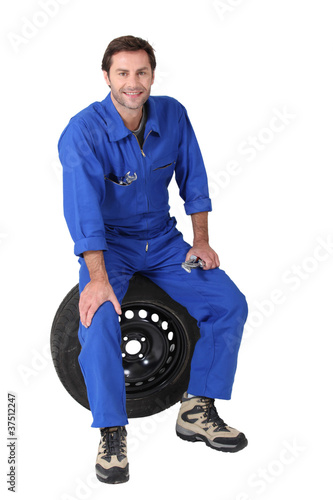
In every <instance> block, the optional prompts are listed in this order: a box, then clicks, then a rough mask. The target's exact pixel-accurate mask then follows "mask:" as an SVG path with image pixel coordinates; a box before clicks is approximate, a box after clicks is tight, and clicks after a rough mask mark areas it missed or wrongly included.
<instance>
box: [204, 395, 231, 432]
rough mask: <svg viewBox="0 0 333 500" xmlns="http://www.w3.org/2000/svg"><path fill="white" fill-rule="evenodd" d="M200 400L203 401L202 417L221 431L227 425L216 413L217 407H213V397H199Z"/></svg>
mask: <svg viewBox="0 0 333 500" xmlns="http://www.w3.org/2000/svg"><path fill="white" fill-rule="evenodd" d="M200 401H201V402H202V403H203V405H202V408H203V410H204V417H206V420H205V421H204V422H205V423H212V424H213V426H214V427H217V430H219V431H222V430H224V429H225V428H226V427H227V424H226V423H225V422H224V420H222V418H221V417H220V416H219V415H218V413H217V409H216V407H215V404H214V402H215V399H212V398H201V399H200Z"/></svg>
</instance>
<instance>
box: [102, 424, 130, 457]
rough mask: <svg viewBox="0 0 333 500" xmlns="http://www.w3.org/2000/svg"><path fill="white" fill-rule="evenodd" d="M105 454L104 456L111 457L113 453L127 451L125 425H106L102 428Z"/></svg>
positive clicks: (119, 453)
mask: <svg viewBox="0 0 333 500" xmlns="http://www.w3.org/2000/svg"><path fill="white" fill-rule="evenodd" d="M101 434H102V440H103V448H104V455H103V458H105V459H111V456H112V455H117V456H119V455H122V454H124V453H125V445H126V439H125V437H126V434H127V433H126V430H125V428H124V427H117V428H114V427H104V428H102V429H101Z"/></svg>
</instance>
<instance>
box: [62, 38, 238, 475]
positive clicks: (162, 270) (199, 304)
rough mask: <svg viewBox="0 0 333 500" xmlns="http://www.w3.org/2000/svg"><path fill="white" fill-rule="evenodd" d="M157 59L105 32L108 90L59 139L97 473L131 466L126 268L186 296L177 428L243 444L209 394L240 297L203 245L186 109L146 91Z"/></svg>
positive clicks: (233, 348) (201, 198)
mask: <svg viewBox="0 0 333 500" xmlns="http://www.w3.org/2000/svg"><path fill="white" fill-rule="evenodd" d="M155 67H156V61H155V55H154V49H153V48H152V47H151V45H150V44H149V43H148V42H147V41H145V40H143V39H141V38H138V37H133V36H124V37H120V38H116V39H115V40H113V41H112V42H111V43H110V44H109V45H108V47H107V49H106V51H105V54H104V57H103V61H102V70H103V75H104V79H105V81H106V83H107V85H108V86H109V87H110V89H111V91H110V92H109V93H108V95H107V96H106V98H105V99H104V100H102V101H101V102H95V103H93V104H91V105H90V106H88V107H87V108H85V109H84V110H82V111H81V112H79V113H78V114H77V115H75V116H74V117H73V118H72V119H71V120H70V122H69V124H68V125H67V127H66V128H65V130H64V131H63V133H62V135H61V137H60V140H59V157H60V160H61V163H62V165H63V183H64V213H65V218H66V221H67V224H68V227H69V230H70V233H71V236H72V238H73V240H74V253H75V255H77V256H78V257H79V262H80V279H79V287H80V302H79V310H80V326H79V333H78V335H79V340H80V343H81V347H82V348H81V352H80V356H79V363H80V367H81V370H82V373H83V376H84V380H85V384H86V387H87V394H88V399H89V405H90V409H91V412H92V416H93V422H92V427H98V428H100V432H101V439H100V443H99V450H98V455H97V460H96V475H97V478H98V479H99V480H100V481H103V482H107V483H120V482H125V481H127V480H128V478H129V469H128V460H127V449H126V435H127V431H126V425H127V424H128V419H127V414H126V392H125V380H124V371H123V367H122V353H121V330H120V325H119V319H118V317H119V315H121V302H122V299H123V297H124V295H125V293H126V291H127V288H128V284H129V280H130V279H131V277H132V276H133V274H134V273H135V272H140V273H141V274H142V275H144V276H146V277H148V278H149V279H151V280H152V281H153V282H155V283H156V284H157V285H158V286H159V287H161V288H162V289H164V290H165V291H166V292H167V293H168V294H169V295H170V296H171V297H172V298H173V299H174V300H176V301H177V302H179V303H180V304H182V305H183V306H185V307H186V308H187V310H188V311H189V313H190V314H191V315H192V316H193V317H194V318H195V319H196V320H197V322H198V326H199V328H200V338H199V340H198V342H197V344H196V347H195V351H194V354H193V357H192V362H191V372H190V382H189V386H188V391H187V392H186V393H185V394H184V395H183V397H182V401H181V406H180V410H179V414H178V418H177V423H176V433H177V435H178V436H179V437H180V438H182V439H184V440H187V441H192V442H194V441H198V442H200V441H201V442H202V441H203V442H205V443H206V445H207V446H209V447H211V448H213V449H215V450H218V451H226V452H235V451H238V450H241V449H242V448H244V447H245V446H246V445H247V439H246V437H245V436H244V434H243V433H241V432H239V431H237V430H236V429H234V428H232V427H230V426H228V425H227V424H226V423H225V422H224V421H223V420H222V418H221V417H219V415H218V413H217V410H216V407H215V404H214V401H215V399H230V397H231V391H232V386H233V381H234V376H235V371H236V365H237V356H238V350H239V346H240V342H241V337H242V332H243V327H244V323H245V321H246V317H247V303H246V299H245V296H244V295H243V294H242V293H241V292H240V291H239V289H238V288H237V286H236V285H235V284H234V283H233V281H231V279H230V278H229V277H228V276H227V275H226V273H225V272H224V271H223V270H221V269H219V266H220V261H219V258H218V255H217V254H216V252H215V251H214V250H213V249H212V248H211V247H210V245H209V239H208V212H209V211H211V210H212V207H211V200H210V198H209V193H208V185H207V175H206V171H205V166H204V163H203V159H202V156H201V153H200V149H199V146H198V143H197V140H196V137H195V134H194V131H193V129H192V126H191V123H190V121H189V118H188V115H187V112H186V109H185V108H184V107H183V106H182V105H181V104H180V103H179V102H178V101H177V100H175V99H173V98H170V97H165V96H163V97H162V96H151V95H150V92H151V86H152V85H153V83H154V76H155ZM173 175H175V179H176V182H177V184H178V186H179V194H180V196H181V198H182V199H183V200H184V208H185V212H186V214H188V215H190V216H191V220H192V226H193V244H192V245H190V244H189V243H186V242H185V241H184V240H183V237H182V234H181V233H180V232H179V230H178V229H177V227H176V219H175V218H174V217H171V216H170V214H169V209H170V206H169V204H168V201H169V197H168V185H169V183H170V181H171V178H172V177H173ZM192 255H195V256H196V257H198V258H200V259H201V260H202V261H203V267H202V268H197V269H194V270H192V272H191V273H186V272H185V271H184V269H183V268H182V266H181V264H182V262H184V261H185V260H188V259H189V258H190V257H191V256H192Z"/></svg>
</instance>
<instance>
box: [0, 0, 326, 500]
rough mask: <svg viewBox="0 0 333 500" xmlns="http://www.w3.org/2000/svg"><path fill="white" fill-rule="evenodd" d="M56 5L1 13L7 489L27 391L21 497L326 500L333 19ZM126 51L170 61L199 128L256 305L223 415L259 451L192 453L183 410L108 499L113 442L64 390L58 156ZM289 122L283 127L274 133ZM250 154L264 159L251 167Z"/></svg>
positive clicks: (266, 4) (134, 428) (301, 4)
mask: <svg viewBox="0 0 333 500" xmlns="http://www.w3.org/2000/svg"><path fill="white" fill-rule="evenodd" d="M44 3H45V4H46V3H47V2H46V1H45V2H44ZM51 3H53V10H52V11H51V10H50V9H51V6H50V4H51ZM42 4H43V1H42V0H41V1H37V0H36V1H35V0H29V1H27V0H25V1H23V0H20V1H15V2H10V1H9V0H7V1H4V2H2V3H1V19H2V39H1V40H2V52H1V61H2V64H1V66H2V78H1V83H2V91H1V118H2V120H1V122H2V125H1V126H2V132H1V138H2V147H1V157H2V158H1V221H0V259H1V338H2V346H3V347H4V348H3V349H1V369H2V376H1V387H2V390H1V420H0V430H1V436H2V437H1V488H2V491H4V492H5V493H7V494H8V495H9V494H10V493H9V492H7V491H6V488H7V485H6V473H7V472H8V464H7V456H8V452H7V448H6V444H7V411H6V399H7V391H14V392H15V393H16V394H17V400H18V414H17V418H18V427H17V435H18V443H17V458H18V463H17V475H18V478H17V493H16V498H20V499H27V498H34V499H36V500H40V499H44V498H48V499H50V500H68V499H70V500H73V498H76V499H83V498H87V499H89V498H93V499H95V498H96V499H102V498H121V499H122V500H127V499H132V498H138V499H141V498H145V499H149V500H150V499H155V498H159V499H166V498H171V497H172V496H174V497H175V496H180V495H182V496H184V497H186V498H191V499H195V500H196V499H201V498H211V497H212V496H213V497H214V498H215V499H217V500H249V499H251V500H253V499H257V498H258V499H259V498H265V499H269V500H273V499H279V500H280V499H281V498H286V499H289V498H295V497H297V498H318V497H321V498H323V497H324V498H327V494H329V493H328V492H329V491H331V490H332V482H331V446H332V437H331V436H332V411H331V409H330V408H329V401H330V399H331V394H332V387H331V381H332V371H331V357H332V354H331V349H330V347H331V345H332V343H331V335H332V324H331V309H332V271H333V249H332V248H331V246H330V245H331V244H330V243H329V242H330V241H331V243H332V238H333V229H332V222H331V221H332V174H331V171H332V145H331V137H332V116H333V109H332V88H333V81H332V72H331V66H332V64H331V61H332V38H333V37H332V9H331V5H330V2H329V1H328V0H327V1H324V0H322V1H317V2H313V1H304V0H298V1H297V0H294V1H290V0H275V1H274V0H243V1H242V0H225V1H220V2H219V3H217V2H214V1H213V0H207V1H199V0H169V1H168V2H156V1H153V0H141V1H136V0H127V1H126V2H113V1H106V0H94V1H90V2H89V1H87V0H81V1H79V0H67V1H65V0H62V2H61V5H60V2H57V1H55V0H54V1H53V2H49V4H48V5H49V10H48V11H49V14H45V6H44V8H43V7H42ZM41 12H42V14H41ZM29 23H33V25H32V27H31V24H29ZM125 34H133V35H136V36H141V37H143V38H147V39H148V40H149V42H150V43H151V44H152V45H153V46H154V48H155V49H156V57H157V73H156V78H157V80H156V83H155V85H154V87H153V94H157V95H158V94H162V95H165V94H166V95H171V96H173V97H175V98H177V99H179V100H180V101H181V102H182V103H183V104H184V105H185V106H186V108H187V110H188V113H189V116H190V118H191V121H192V124H193V126H194V129H195V131H196V134H197V137H198V140H199V143H200V145H201V149H202V153H203V155H204V158H205V161H206V166H207V172H208V177H209V183H210V189H211V197H212V200H213V212H212V213H211V214H210V216H209V221H210V241H211V245H212V246H213V248H214V249H215V250H216V251H217V252H218V254H219V256H220V260H221V267H222V268H223V269H225V271H226V272H227V274H229V276H230V277H231V278H232V279H233V281H235V283H236V284H237V285H238V287H239V288H240V289H241V290H242V291H243V292H244V294H245V295H246V297H247V300H248V303H249V308H250V312H249V320H248V325H247V329H246V331H245V333H244V340H243V343H242V347H241V350H240V355H239V365H238V371H237V374H236V381H235V385H234V392H233V398H232V399H231V401H228V402H226V401H217V408H218V410H219V413H220V415H221V416H222V417H223V418H224V419H225V420H226V422H228V423H229V424H230V425H232V426H234V427H237V428H239V429H241V430H242V431H244V432H245V433H246V435H247V437H248V440H249V445H248V447H247V448H246V449H245V450H243V451H242V452H240V453H238V454H235V455H230V454H223V453H217V452H215V451H213V450H211V449H209V448H207V447H205V446H204V445H203V444H200V443H197V444H195V445H194V444H191V443H186V442H183V441H181V440H180V439H178V438H177V437H176V435H175V432H174V427H175V419H176V416H177V412H178V405H176V406H174V407H172V408H171V409H170V410H169V411H166V412H164V414H160V415H159V416H155V417H147V418H146V419H136V420H131V422H130V425H129V428H128V430H129V450H128V453H129V461H130V474H131V478H130V481H129V482H128V483H126V484H123V485H117V486H112V485H111V486H110V485H104V484H102V483H97V480H95V479H94V463H95V456H96V453H97V445H98V440H99V432H98V430H97V429H91V428H90V424H91V415H90V412H88V411H87V410H85V409H84V408H83V407H81V406H80V405H79V404H78V403H76V402H75V401H74V399H72V398H71V397H70V396H69V395H68V394H67V392H66V391H65V389H64V388H63V387H62V385H61V384H60V381H59V379H58V378H57V375H56V372H55V370H54V367H53V364H52V361H51V360H50V355H49V335H50V328H51V324H52V320H53V317H54V314H55V312H56V310H57V308H58V305H59V304H60V302H61V300H62V298H63V297H64V296H65V295H66V294H67V292H68V291H69V290H70V289H71V288H72V286H74V285H75V284H76V283H77V281H78V264H77V259H76V258H75V257H74V254H73V244H72V241H71V239H70V236H69V233H68V230H67V227H66V224H65V221H64V218H63V214H62V185H61V169H60V164H59V162H58V158H57V141H58V138H59V136H60V133H61V131H62V130H63V128H64V127H65V125H66V124H67V122H68V120H69V119H70V117H71V116H73V115H74V114H76V113H77V112H78V111H80V110H81V109H82V108H84V107H86V106H87V105H89V104H90V103H91V102H93V101H96V100H102V99H103V98H104V97H105V96H106V95H107V93H108V87H107V86H106V85H105V82H104V80H103V78H102V72H101V69H100V64H101V59H102V56H103V53H104V50H105V48H106V46H107V44H108V43H109V42H110V41H111V40H112V39H113V38H115V37H117V36H120V35H125ZM20 37H21V38H20ZM276 113H280V115H281V114H283V115H284V116H285V118H284V121H283V120H281V119H279V120H276V119H273V117H274V116H277V115H276ZM274 125H276V127H279V131H277V130H276V127H274ZM272 127H273V129H274V130H272ZM269 128H271V130H269ZM253 140H256V141H257V143H256V144H257V149H254V148H253V146H252V153H251V154H250V152H249V151H248V150H247V153H246V154H245V151H246V147H247V148H249V146H248V145H247V146H246V144H247V143H248V142H249V141H253ZM232 161H233V162H237V163H234V164H236V166H237V168H236V170H235V171H234V172H233V173H232V175H231V174H228V168H229V170H230V162H232ZM171 200H172V214H173V215H175V216H176V218H177V219H178V222H179V228H180V229H181V230H182V231H183V232H184V234H185V237H186V239H188V240H189V239H190V238H191V225H190V218H189V217H186V216H185V215H184V211H183V207H182V203H183V202H182V200H180V199H178V198H177V190H176V189H175V186H173V187H172V189H171ZM323 242H326V244H325V243H323ZM327 242H328V243H327ZM325 245H326V246H325ZM327 245H328V246H327ZM296 274H298V276H299V277H296ZM273 298H274V300H275V304H274V303H273V302H272V299H273ZM277 299H278V300H277ZM277 302H278V303H277ZM290 448H291V449H292V450H293V451H290ZM1 494H2V493H1Z"/></svg>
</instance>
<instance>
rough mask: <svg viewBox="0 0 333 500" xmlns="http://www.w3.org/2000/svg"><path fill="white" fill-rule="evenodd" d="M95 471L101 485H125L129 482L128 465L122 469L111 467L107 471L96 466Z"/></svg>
mask: <svg viewBox="0 0 333 500" xmlns="http://www.w3.org/2000/svg"><path fill="white" fill-rule="evenodd" d="M95 471H96V477H97V479H98V480H99V481H101V482H102V483H108V484H119V483H126V482H127V481H128V480H129V471H128V464H127V465H126V467H124V468H122V467H113V468H112V469H110V470H108V471H106V470H104V469H102V467H99V466H98V465H96V467H95Z"/></svg>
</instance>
